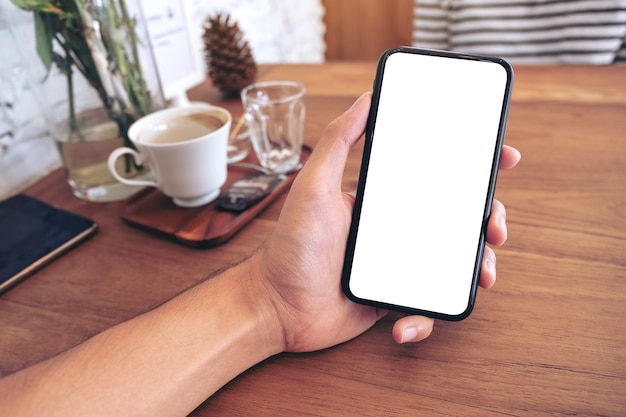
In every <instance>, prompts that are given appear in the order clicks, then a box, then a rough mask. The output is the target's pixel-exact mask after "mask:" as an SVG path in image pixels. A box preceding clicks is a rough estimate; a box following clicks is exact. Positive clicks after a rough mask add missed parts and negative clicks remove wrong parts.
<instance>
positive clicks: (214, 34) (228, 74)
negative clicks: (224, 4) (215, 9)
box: [203, 13, 257, 96]
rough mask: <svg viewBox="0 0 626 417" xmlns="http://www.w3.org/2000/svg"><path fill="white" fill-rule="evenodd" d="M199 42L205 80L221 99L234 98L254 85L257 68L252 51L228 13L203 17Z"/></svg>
mask: <svg viewBox="0 0 626 417" xmlns="http://www.w3.org/2000/svg"><path fill="white" fill-rule="evenodd" d="M203 40H204V52H205V59H206V64H207V69H208V74H209V77H210V78H211V81H212V82H213V85H215V86H216V87H217V88H219V90H220V91H221V92H222V94H223V95H224V96H238V95H239V93H240V92H241V90H243V89H244V88H245V87H246V86H248V85H250V84H252V82H254V79H255V78H256V72H257V66H256V62H254V58H253V56H252V51H251V50H250V47H249V45H248V42H246V41H244V39H243V32H242V31H241V30H240V29H239V26H238V25H237V23H236V22H234V23H232V24H231V23H230V16H229V15H228V14H227V15H226V16H223V15H222V14H221V13H218V14H216V15H215V16H209V17H207V19H206V21H205V24H204V35H203Z"/></svg>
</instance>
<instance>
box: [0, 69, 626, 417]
mask: <svg viewBox="0 0 626 417" xmlns="http://www.w3.org/2000/svg"><path fill="white" fill-rule="evenodd" d="M374 70H375V63H374V62H370V61H367V62H340V63H327V64H322V65H276V66H263V67H262V68H261V69H260V73H259V74H260V75H259V76H260V78H261V79H264V80H271V79H290V80H296V81H302V82H304V83H305V85H306V86H307V98H306V100H307V101H306V104H307V121H306V142H307V144H308V145H310V146H314V145H315V142H316V140H317V138H318V137H319V135H320V134H321V132H322V131H323V129H324V127H325V126H326V124H327V123H328V122H329V121H330V120H332V119H333V118H335V117H336V116H337V115H339V114H340V113H341V112H343V111H344V110H345V109H346V108H348V107H349V106H350V105H351V103H352V102H353V100H354V99H355V98H356V97H357V96H358V95H359V94H360V93H361V92H363V91H365V90H367V89H369V88H371V85H372V80H373V76H374ZM190 96H191V98H192V99H194V100H203V101H210V102H213V103H216V104H217V103H219V104H222V105H225V106H228V107H229V108H230V109H231V111H232V112H233V116H234V117H235V118H236V117H238V116H239V114H240V113H241V107H240V103H239V102H238V100H232V99H231V100H228V101H225V100H223V99H221V98H220V96H219V94H218V93H217V92H215V91H214V90H213V89H212V87H211V86H210V85H209V84H205V85H202V86H200V87H198V88H196V89H194V90H193V91H192V92H191V93H190ZM506 143H508V144H510V145H513V146H515V147H517V148H518V149H520V150H521V152H522V154H523V159H522V161H521V163H520V165H519V166H518V167H517V168H515V169H514V170H512V171H505V172H501V175H500V177H499V180H498V186H497V191H496V197H497V198H499V199H501V200H502V201H503V202H504V203H505V204H506V206H507V214H508V225H509V240H508V242H507V244H506V245H505V246H504V247H503V248H499V249H496V253H497V255H498V282H497V284H496V285H495V287H494V288H493V289H491V290H481V291H480V292H479V294H478V298H477V303H476V308H475V310H474V312H473V313H472V315H471V316H470V317H469V318H468V319H467V320H465V321H462V322H460V323H446V322H438V323H436V325H435V330H434V332H433V334H432V335H431V337H430V338H428V339H427V340H425V341H423V342H421V343H418V344H412V345H407V346H404V345H403V346H400V345H396V344H395V343H394V342H393V341H392V339H391V335H390V332H391V326H392V323H393V321H394V319H395V318H397V316H396V315H389V316H388V317H386V318H384V319H383V320H381V321H380V322H379V323H378V324H376V325H375V326H374V327H373V328H372V329H371V330H369V331H367V332H366V333H364V334H363V335H361V336H360V337H358V338H356V339H354V340H352V341H350V342H347V343H345V344H342V345H340V346H336V347H334V348H331V349H327V350H323V351H320V352H314V353H307V354H281V355H277V356H275V357H273V358H270V359H269V360H267V361H265V362H263V363H261V364H259V365H257V366H256V367H254V368H252V369H250V370H248V371H247V372H245V373H244V374H242V375H240V376H239V377H238V378H236V379H235V380H233V381H232V382H231V383H230V384H228V385H227V386H225V387H224V388H223V389H221V390H220V391H219V392H218V393H216V394H215V395H214V396H213V397H211V398H210V399H208V400H207V401H206V402H205V403H204V404H203V405H202V406H201V407H199V408H198V409H197V410H196V411H195V412H194V413H193V415H197V416H205V415H206V416H208V415H211V416H244V415H246V416H247V415H252V416H294V415H298V416H357V415H358V416H413V415H415V416H503V415H506V416H555V415H561V416H624V415H626V348H625V347H624V346H625V345H626V324H625V319H626V250H625V248H626V67H620V66H610V67H577V66H567V67H566V66H563V67H559V66H536V67H516V68H515V86H514V93H513V99H512V107H511V111H510V117H509V124H508V129H507V135H506ZM360 155H361V147H360V146H357V147H356V148H355V149H354V150H353V152H352V153H351V155H350V160H349V163H348V166H347V169H346V173H345V177H344V183H343V185H344V188H345V189H346V190H350V189H353V188H354V187H355V185H356V180H357V175H358V167H359V161H360ZM25 193H26V194H29V195H32V196H36V197H38V198H40V199H42V200H44V201H47V202H50V203H52V204H54V205H57V206H59V207H63V208H66V209H69V210H71V211H75V212H77V213H81V214H84V215H87V216H89V217H92V218H93V219H95V220H96V221H98V223H99V224H100V231H99V233H98V235H96V236H95V237H94V238H92V239H91V240H89V241H87V242H85V243H84V244H82V245H81V246H79V247H78V248H76V249H74V250H73V251H72V252H71V253H69V254H67V255H65V256H63V257H62V258H60V259H59V260H57V261H55V262H53V263H52V264H50V265H49V266H47V267H45V268H44V269H43V270H41V271H40V272H38V273H36V274H35V275H34V276H32V277H30V278H29V279H27V280H26V281H24V282H23V283H21V284H19V285H18V286H16V287H14V288H13V289H11V290H10V291H8V292H7V293H5V294H3V295H2V296H0V329H1V330H0V334H1V337H0V374H7V373H9V372H12V371H15V370H17V369H20V368H22V367H24V366H26V365H28V364H31V363H33V362H35V361H38V360H41V359H43V358H46V357H49V356H51V355H55V354H56V353H58V352H60V351H63V350H64V349H67V348H68V347H70V346H72V345H74V344H76V343H79V342H80V341H82V340H84V339H86V338H88V337H90V336H91V335H93V334H95V333H98V332H100V331H102V330H104V329H106V328H108V327H110V326H112V325H114V324H116V323H118V322H120V321H122V320H125V319H128V318H130V317H133V316H134V315H136V314H138V313H141V312H143V311H145V310H147V309H149V308H151V307H153V306H155V305H158V304H160V303H161V302H163V301H164V300H166V299H168V298H170V297H172V296H173V295H175V294H177V293H178V292H180V291H182V290H183V289H185V288H187V287H189V286H190V285H192V284H194V283H195V282H197V281H199V280H201V279H202V278H203V277H205V276H206V275H207V274H210V273H212V272H214V271H216V270H219V269H221V268H225V267H227V266H228V265H230V264H232V263H233V262H237V261H238V260H239V259H241V258H242V257H245V256H246V255H248V254H249V253H251V252H252V251H254V250H255V249H256V248H257V247H258V246H259V245H260V244H262V242H263V241H264V239H265V237H266V236H267V235H268V233H270V232H271V230H272V228H273V227H274V224H275V222H276V220H277V218H278V214H279V212H280V208H281V206H282V204H283V202H284V195H282V196H280V197H279V198H277V199H276V201H275V202H273V203H272V204H270V205H269V206H268V207H267V209H265V210H264V211H263V212H262V213H260V214H259V216H258V217H256V218H255V219H254V220H252V221H251V222H250V223H249V224H248V225H247V226H246V227H244V228H243V229H242V230H241V231H240V232H239V233H237V234H236V235H235V236H234V237H233V238H232V239H231V240H229V241H228V242H227V243H226V244H224V245H221V246H218V247H216V248H212V249H193V248H189V247H186V246H184V245H181V244H178V243H176V242H172V241H167V240H164V239H160V238H157V237H154V236H152V235H151V234H148V233H145V232H144V231H141V230H137V229H135V228H132V227H129V226H128V225H126V224H124V223H123V222H122V221H121V219H120V218H119V215H118V209H119V206H120V204H121V203H108V204H96V203H88V202H85V201H81V200H78V199H76V198H75V197H73V196H72V194H71V192H70V190H69V187H68V186H67V184H66V183H65V174H64V172H62V171H55V172H53V173H52V174H51V175H49V176H47V177H46V178H44V179H43V180H41V181H39V182H38V183H36V184H35V185H33V186H32V187H30V188H28V189H27V190H26V191H25ZM444 250H445V248H444ZM451 261H453V258H452V257H451ZM207 302H210V300H207Z"/></svg>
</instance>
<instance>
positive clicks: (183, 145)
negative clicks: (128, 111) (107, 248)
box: [108, 103, 232, 207]
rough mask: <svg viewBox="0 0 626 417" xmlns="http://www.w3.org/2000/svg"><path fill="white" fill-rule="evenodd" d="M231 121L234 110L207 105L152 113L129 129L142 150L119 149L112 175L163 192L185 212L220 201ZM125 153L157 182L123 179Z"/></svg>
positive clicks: (111, 166)
mask: <svg viewBox="0 0 626 417" xmlns="http://www.w3.org/2000/svg"><path fill="white" fill-rule="evenodd" d="M231 121H232V117H231V114H230V112H229V111H228V110H226V109H224V108H222V107H218V106H212V105H210V104H205V103H192V104H190V105H188V106H182V107H172V108H167V109H163V110H159V111H157V112H154V113H151V114H148V115H146V116H144V117H142V118H140V119H139V120H137V121H136V122H135V123H133V124H132V125H131V127H130V129H129V130H128V137H129V139H130V141H131V142H132V143H133V145H135V147H136V148H137V151H136V150H134V149H132V148H128V147H123V148H117V149H115V150H114V151H113V152H112V153H111V155H109V159H108V167H109V171H111V173H112V174H113V176H114V177H115V178H116V179H117V180H118V181H120V182H122V183H125V184H130V185H138V186H151V187H157V188H158V189H160V190H161V191H162V192H163V194H165V195H167V196H169V197H171V198H172V199H173V200H174V203H175V204H176V205H178V206H181V207H197V206H201V205H204V204H208V203H210V202H211V201H213V200H214V199H216V198H217V197H218V196H219V194H220V190H221V187H222V185H224V183H225V182H226V176H227V171H228V166H227V160H226V157H227V145H228V135H229V132H230V125H231ZM125 154H130V155H131V156H132V157H133V158H134V160H135V163H137V164H138V165H142V164H143V163H144V161H145V162H146V164H147V165H148V166H149V167H150V169H151V172H152V174H153V176H154V179H155V180H154V181H152V180H145V179H142V180H134V179H128V178H124V177H122V176H121V175H120V174H119V173H118V172H117V170H116V169H115V162H116V160H117V159H118V158H119V157H121V156H123V155H125Z"/></svg>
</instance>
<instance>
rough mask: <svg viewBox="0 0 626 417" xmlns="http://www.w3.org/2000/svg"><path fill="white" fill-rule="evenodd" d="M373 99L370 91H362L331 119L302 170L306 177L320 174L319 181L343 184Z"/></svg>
mask: <svg viewBox="0 0 626 417" xmlns="http://www.w3.org/2000/svg"><path fill="white" fill-rule="evenodd" d="M371 101H372V94H371V93H370V92H367V93H364V94H362V95H361V96H360V97H359V98H358V99H357V100H356V101H355V102H354V104H353V105H352V107H350V108H349V109H348V110H346V111H345V112H344V113H343V114H342V115H341V116H339V117H338V118H336V119H335V120H333V121H332V122H330V124H329V125H328V126H327V127H326V129H325V130H324V132H323V133H322V136H321V137H320V139H319V141H318V142H317V145H316V146H315V149H314V150H313V153H312V154H311V156H310V157H309V160H308V161H307V164H306V165H305V167H304V168H303V169H302V171H306V172H307V175H306V176H307V177H308V176H309V175H312V176H313V177H318V176H319V177H318V178H317V180H322V179H326V181H328V180H330V181H331V182H332V183H333V186H335V185H336V183H339V184H341V177H342V175H343V171H344V168H345V165H346V161H347V160H348V153H349V152H350V149H352V146H353V145H354V144H355V143H356V142H358V140H359V139H360V138H361V136H363V132H364V131H365V125H366V123H367V116H368V114H369V109H370V104H371ZM314 173H315V174H314ZM303 174H304V172H303Z"/></svg>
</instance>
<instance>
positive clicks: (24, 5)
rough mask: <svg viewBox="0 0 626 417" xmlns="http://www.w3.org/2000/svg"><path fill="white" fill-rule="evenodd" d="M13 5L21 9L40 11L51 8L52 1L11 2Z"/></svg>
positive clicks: (21, 0) (27, 0)
mask: <svg viewBox="0 0 626 417" xmlns="http://www.w3.org/2000/svg"><path fill="white" fill-rule="evenodd" d="M11 3H13V4H14V5H16V6H17V7H19V8H20V9H24V10H33V11H39V10H41V9H44V8H46V7H49V6H50V4H51V3H52V2H51V1H50V0H11Z"/></svg>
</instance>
